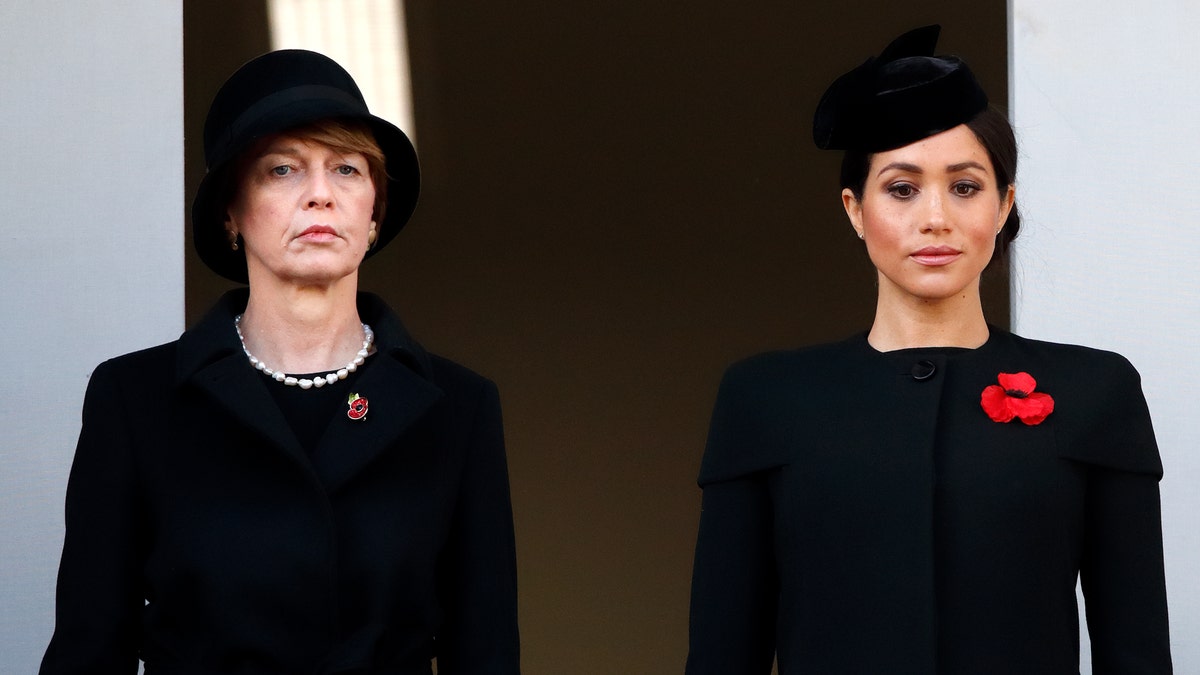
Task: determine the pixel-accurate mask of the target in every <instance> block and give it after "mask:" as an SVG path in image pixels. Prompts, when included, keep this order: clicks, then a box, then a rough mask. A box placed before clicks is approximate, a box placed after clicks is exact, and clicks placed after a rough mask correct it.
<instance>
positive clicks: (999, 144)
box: [840, 108, 1021, 265]
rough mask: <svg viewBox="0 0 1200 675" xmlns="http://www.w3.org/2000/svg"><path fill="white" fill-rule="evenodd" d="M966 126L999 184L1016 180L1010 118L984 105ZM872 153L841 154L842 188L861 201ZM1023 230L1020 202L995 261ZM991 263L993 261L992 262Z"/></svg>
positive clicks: (1000, 239)
mask: <svg viewBox="0 0 1200 675" xmlns="http://www.w3.org/2000/svg"><path fill="white" fill-rule="evenodd" d="M966 125H967V128H968V129H970V130H971V131H972V132H973V133H974V134H975V138H976V139H977V140H978V141H979V144H980V145H982V146H983V148H984V149H985V150H987V154H988V159H990V160H991V162H992V171H994V172H995V173H996V182H997V184H998V187H1001V188H1006V187H1008V186H1010V185H1012V184H1013V183H1015V182H1016V179H1017V138H1016V136H1015V135H1014V134H1013V128H1012V125H1011V124H1009V122H1008V118H1007V117H1005V116H1004V113H1001V112H1000V111H998V110H994V109H992V108H985V109H984V110H983V111H982V112H980V113H979V114H978V115H976V116H975V117H972V118H971V119H970V120H968V121H967V122H966ZM874 155H875V153H872V152H865V151H862V150H847V151H846V154H845V155H844V156H843V157H842V171H841V178H840V180H841V187H842V188H843V189H845V188H849V189H850V191H851V192H853V193H854V198H855V199H857V200H859V201H862V197H863V191H864V190H865V189H866V186H867V174H868V173H869V172H870V170H871V158H872V157H873V156H874ZM1020 230H1021V215H1020V214H1019V213H1018V212H1017V204H1016V202H1014V203H1013V207H1012V210H1011V211H1009V212H1008V220H1006V221H1004V228H1003V229H1002V230H1000V235H999V236H998V237H997V238H996V253H995V255H993V256H992V262H995V261H996V260H997V259H1000V260H1003V259H1004V257H1005V256H1006V255H1007V253H1008V246H1009V244H1011V243H1012V240H1013V239H1016V238H1017V233H1018V232H1019V231H1020ZM989 265H990V263H989Z"/></svg>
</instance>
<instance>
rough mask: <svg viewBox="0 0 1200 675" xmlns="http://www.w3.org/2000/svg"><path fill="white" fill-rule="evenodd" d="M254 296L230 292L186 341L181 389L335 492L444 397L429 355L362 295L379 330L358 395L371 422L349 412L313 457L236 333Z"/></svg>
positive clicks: (337, 418) (333, 424)
mask: <svg viewBox="0 0 1200 675" xmlns="http://www.w3.org/2000/svg"><path fill="white" fill-rule="evenodd" d="M248 297H249V293H248V291H247V290H246V289H239V290H235V291H230V292H229V293H227V294H225V296H224V297H222V298H221V300H220V302H218V303H217V305H216V306H215V307H213V309H212V310H211V311H209V313H208V314H207V315H206V316H205V317H204V318H203V319H201V321H200V323H198V324H197V325H196V326H195V328H193V329H192V330H189V331H187V332H185V333H184V334H183V335H182V336H181V337H180V339H179V344H180V349H179V356H178V363H177V374H176V382H177V384H178V385H180V386H182V385H184V384H185V383H189V384H193V385H195V386H196V387H198V388H199V389H200V390H202V391H204V392H205V393H206V394H207V395H208V396H210V397H212V398H213V399H214V400H215V401H216V402H217V403H218V404H219V405H220V406H221V407H222V408H223V409H224V410H225V411H226V412H227V413H229V415H230V416H231V417H232V418H233V419H234V420H236V421H237V422H238V423H240V424H242V425H244V426H245V427H246V428H248V429H250V430H251V431H252V432H254V433H256V434H258V435H259V436H261V437H262V438H264V439H265V440H267V441H269V444H270V445H272V446H274V447H276V448H277V449H280V450H281V451H283V452H284V453H286V454H288V455H290V456H291V457H292V458H293V459H295V460H296V461H298V462H300V463H302V464H304V465H305V466H306V467H308V466H311V467H312V468H313V469H315V471H316V473H317V476H318V477H319V478H320V480H321V482H322V483H323V484H324V485H325V488H326V489H327V490H328V491H329V492H333V491H334V490H336V489H337V488H338V487H340V486H341V485H343V484H344V483H346V481H348V480H349V479H350V478H352V477H353V476H354V475H355V474H356V473H358V472H360V471H362V470H363V469H364V468H365V467H366V466H367V465H369V464H370V463H371V462H372V461H373V460H374V459H375V458H376V457H378V456H379V455H380V454H381V453H383V452H384V451H385V450H387V449H388V447H390V446H392V445H394V444H395V443H396V442H397V440H398V439H399V438H400V437H401V436H402V435H403V434H404V433H405V432H407V431H408V430H409V429H410V428H411V427H412V426H413V424H414V423H415V422H417V421H418V420H419V419H421V418H422V417H423V416H425V415H426V414H427V413H428V412H429V410H430V408H431V407H432V406H433V405H434V403H436V402H437V401H438V400H439V399H440V398H441V397H442V391H441V389H439V388H438V387H437V386H436V385H435V384H433V382H432V379H431V378H432V376H433V370H432V365H431V362H430V359H429V356H428V354H426V353H425V350H424V349H422V348H421V346H420V345H419V344H417V343H416V341H415V340H413V339H412V338H411V337H410V336H409V334H408V331H406V330H405V328H404V325H403V324H402V323H401V322H400V319H399V318H397V317H396V315H395V314H393V313H392V312H391V310H389V309H388V307H387V305H386V304H384V302H383V301H382V300H381V299H379V298H378V297H376V296H374V295H371V294H369V293H360V294H359V297H358V308H359V315H360V316H362V317H363V320H364V321H366V322H367V323H369V324H371V326H372V327H373V328H374V330H375V337H376V342H375V344H376V346H377V348H378V352H377V353H376V354H375V355H374V356H372V357H371V358H370V361H368V364H369V365H368V367H367V368H365V369H364V370H363V371H362V373H361V375H360V377H359V379H358V382H357V383H356V384H355V389H356V393H358V394H359V395H360V396H363V397H366V398H367V401H368V411H367V416H366V418H365V419H362V420H351V419H350V418H348V417H347V416H346V414H345V410H346V409H347V408H341V411H340V412H338V413H336V414H335V415H334V417H333V419H332V420H331V421H330V423H329V427H328V428H327V429H326V431H325V434H324V435H323V436H322V438H321V441H320V443H319V444H318V446H317V449H316V451H315V452H314V453H313V455H312V456H311V457H308V456H306V453H305V451H304V448H303V446H301V444H300V441H299V440H298V439H297V438H296V434H295V432H294V431H293V430H292V428H291V425H290V424H288V422H287V419H286V418H285V417H284V415H283V412H281V411H280V410H279V406H278V405H277V404H276V403H275V400H274V398H272V396H271V393H270V392H269V391H267V389H266V387H267V384H268V383H267V382H266V379H265V378H264V377H263V375H261V374H260V373H258V372H257V371H255V370H254V369H253V368H251V367H250V366H249V365H248V364H247V362H246V357H245V355H244V354H243V353H242V348H241V345H240V343H239V342H238V339H237V333H236V332H235V331H234V328H233V317H234V316H236V315H237V314H238V313H239V312H241V311H242V310H243V309H244V308H245V307H246V302H247V299H248Z"/></svg>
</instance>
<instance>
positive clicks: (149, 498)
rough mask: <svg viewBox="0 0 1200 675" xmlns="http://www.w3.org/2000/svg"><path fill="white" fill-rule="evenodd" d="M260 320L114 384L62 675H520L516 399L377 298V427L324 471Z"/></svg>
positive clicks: (91, 419) (64, 595)
mask: <svg viewBox="0 0 1200 675" xmlns="http://www.w3.org/2000/svg"><path fill="white" fill-rule="evenodd" d="M245 303H246V295H245V292H244V291H241V292H236V291H235V292H234V293H231V294H230V295H228V296H226V297H225V298H224V299H223V300H222V301H221V303H219V304H218V306H217V307H216V308H215V309H214V310H213V311H212V312H210V313H209V315H208V316H207V317H206V318H205V319H203V321H202V322H201V323H200V324H199V325H197V326H196V327H195V328H194V329H192V330H189V331H187V332H185V333H184V334H183V336H182V337H181V338H180V339H179V340H178V341H176V342H172V343H170V344H166V345H163V346H160V347H155V348H152V349H148V350H145V351H142V352H137V353H133V354H128V355H125V356H122V357H119V358H116V359H113V360H111V361H108V362H106V363H104V364H101V365H100V366H99V367H98V368H97V369H96V371H95V373H94V374H93V376H92V379H91V382H90V384H89V386H88V392H87V396H86V399H85V402H84V411H83V430H82V432H81V435H80V438H79V445H78V448H77V449H76V455H75V461H74V465H73V467H72V469H71V477H70V481H69V483H68V488H67V505H66V518H67V526H66V542H65V544H64V547H63V556H62V564H61V567H60V570H59V578H58V600H57V620H56V626H55V631H54V637H53V639H52V640H51V643H50V646H49V648H48V650H47V652H46V655H45V657H44V659H43V662H42V669H41V672H42V673H43V674H44V675H65V674H67V673H105V674H119V673H131V674H132V673H135V672H136V671H137V660H138V658H139V657H140V658H141V659H143V660H144V661H145V662H146V673H147V674H148V675H164V674H185V673H186V674H188V675H208V674H215V673H238V674H247V675H249V674H254V675H276V674H278V675H299V674H302V673H313V674H324V673H331V674H332V673H355V674H358V675H366V674H369V673H388V674H389V675H401V674H404V675H408V674H417V673H420V674H422V675H426V674H428V673H430V672H431V666H430V659H431V657H433V656H434V655H435V654H436V656H437V659H438V672H439V673H440V675H448V674H464V673H465V674H468V675H480V674H493V673H494V674H506V675H507V674H512V673H517V672H519V665H518V635H517V607H516V562H515V558H516V556H515V547H514V538H513V524H512V512H511V506H510V500H509V488H508V477H507V468H506V461H505V453H504V442H503V436H502V429H501V420H500V408H499V400H498V396H497V392H496V388H495V386H494V385H493V384H492V383H491V382H489V381H488V380H485V379H484V378H482V377H480V376H478V375H476V374H474V373H472V372H470V371H468V370H466V369H465V368H462V367H460V366H458V365H455V364H453V363H451V362H449V361H447V360H445V359H442V358H439V357H437V356H433V355H429V354H427V353H426V352H425V351H424V350H422V349H421V347H420V346H418V345H417V344H416V343H415V342H414V341H413V340H412V339H411V338H410V337H409V336H408V334H407V333H406V332H405V330H404V328H403V326H402V325H401V324H400V322H399V320H398V319H397V318H396V317H395V316H394V315H393V314H392V313H391V312H390V311H389V310H388V309H387V307H386V306H385V305H384V304H383V303H382V301H380V300H379V299H378V298H376V297H374V296H371V295H367V294H362V295H360V297H359V312H360V315H361V316H362V317H363V320H364V321H365V322H367V323H369V324H370V325H371V326H372V327H373V328H374V330H375V334H376V343H375V344H376V347H377V350H378V351H377V353H376V354H375V355H373V356H371V357H370V359H371V361H370V362H369V365H368V367H366V368H365V369H364V370H363V372H362V373H361V374H360V375H359V377H358V380H357V381H356V382H355V389H356V390H357V391H358V393H360V394H361V395H362V396H365V397H367V399H368V402H369V410H368V415H367V417H366V419H364V420H360V421H352V420H350V419H349V418H348V417H347V416H346V414H345V409H344V408H343V409H342V410H340V411H339V412H337V414H336V416H335V417H334V419H333V420H332V421H331V422H330V425H329V427H328V430H327V431H326V433H325V435H324V436H323V437H322V438H321V440H320V442H319V443H318V444H317V446H316V449H315V451H314V452H313V453H312V455H311V457H310V456H309V455H307V454H306V453H305V450H304V449H303V448H302V446H301V444H300V443H299V442H298V441H297V439H296V437H295V435H294V434H293V432H292V430H291V427H290V426H289V425H288V423H287V422H286V421H285V418H284V416H283V414H282V413H281V412H280V410H279V408H278V406H277V405H276V403H275V400H274V399H273V398H272V396H271V393H270V391H269V390H268V389H267V387H268V386H272V385H275V383H273V382H270V381H268V380H267V378H266V377H264V376H263V375H262V374H261V373H259V372H257V371H255V370H254V369H253V368H251V367H249V365H248V364H247V362H246V357H245V355H244V354H243V353H242V350H241V347H240V345H239V342H238V338H237V335H236V334H235V332H234V327H233V317H234V315H236V314H238V313H239V312H240V311H241V310H242V308H244V307H245ZM280 386H281V385H280Z"/></svg>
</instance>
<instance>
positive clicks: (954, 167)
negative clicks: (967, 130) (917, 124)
mask: <svg viewBox="0 0 1200 675" xmlns="http://www.w3.org/2000/svg"><path fill="white" fill-rule="evenodd" d="M893 169H895V170H897V171H906V172H908V173H925V170H924V169H922V168H921V167H919V166H917V165H916V164H909V163H908V162H892V163H890V164H888V165H886V166H884V167H882V168H880V169H879V171H878V173H876V174H875V175H876V176H882V175H883V173H884V172H885V171H891V170H893ZM966 169H979V170H980V171H987V168H986V167H985V166H983V165H982V164H980V163H979V162H976V161H973V160H968V161H966V162H959V163H958V164H951V165H950V166H947V167H946V172H947V173H958V172H959V171H964V170H966Z"/></svg>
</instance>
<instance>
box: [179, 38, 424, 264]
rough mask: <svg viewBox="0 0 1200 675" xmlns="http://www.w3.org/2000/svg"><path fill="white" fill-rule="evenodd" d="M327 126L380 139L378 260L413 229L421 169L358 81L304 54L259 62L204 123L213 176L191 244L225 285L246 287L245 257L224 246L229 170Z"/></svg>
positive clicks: (234, 82)
mask: <svg viewBox="0 0 1200 675" xmlns="http://www.w3.org/2000/svg"><path fill="white" fill-rule="evenodd" d="M323 119H345V120H359V121H361V122H363V123H365V124H366V125H367V126H368V127H369V128H370V129H371V132H372V134H373V135H374V136H375V142H376V143H378V144H379V147H380V149H382V150H383V154H384V157H385V158H386V162H387V176H388V180H387V185H386V187H385V186H381V185H376V186H375V189H376V190H380V189H386V190H387V211H386V212H385V216H384V218H383V221H382V222H380V223H379V229H378V238H377V239H376V241H375V245H374V246H372V247H371V248H370V249H369V250H368V251H367V257H370V256H372V255H374V254H375V253H376V252H378V251H379V250H380V249H382V248H383V247H384V246H386V245H387V243H388V242H389V241H391V240H392V239H393V238H394V237H395V236H396V234H398V233H399V232H400V230H401V228H403V227H404V225H405V224H406V223H407V222H408V219H409V216H411V215H412V212H413V209H414V208H416V205H417V194H418V193H419V192H420V187H421V170H420V167H419V166H418V164H417V153H416V151H415V150H413V146H412V143H411V142H409V140H408V137H407V136H405V135H404V132H403V131H401V130H400V129H399V128H397V127H396V126H395V125H393V124H392V123H391V122H388V121H387V120H384V119H382V118H380V117H376V116H374V115H372V114H371V113H370V111H368V110H367V103H366V101H365V100H364V99H363V95H362V92H360V91H359V89H358V85H356V84H355V83H354V79H353V78H352V77H350V74H349V73H347V72H346V70H345V69H344V68H342V67H341V66H339V65H338V64H337V63H336V62H334V61H333V59H330V58H329V57H327V56H324V55H322V54H318V53H316V52H310V51H305V50H302V49H285V50H281V51H275V52H270V53H267V54H263V55H262V56H259V57H258V58H255V59H253V60H251V61H249V62H248V63H246V64H245V65H243V66H242V67H241V68H239V69H238V70H237V72H235V73H234V74H233V75H231V76H230V77H229V79H228V80H226V81H225V84H223V85H221V89H220V90H219V91H217V95H216V96H215V97H214V98H213V102H212V106H210V107H209V109H208V117H207V118H205V120H204V160H205V165H206V167H207V173H205V175H204V180H202V181H201V182H200V188H199V190H198V191H197V192H196V199H195V201H193V202H192V241H193V242H194V243H195V245H196V251H197V252H198V253H199V254H200V259H201V260H203V261H204V264H206V265H208V266H209V267H210V268H211V269H212V270H213V271H214V272H216V273H217V274H220V275H221V276H223V277H225V278H226V279H230V280H232V281H237V282H241V283H246V282H247V272H246V255H245V253H244V252H243V251H241V250H238V251H234V250H232V249H231V248H230V246H229V241H228V239H226V234H225V228H224V221H225V213H224V212H223V209H224V208H225V206H227V205H226V204H224V203H221V202H222V201H223V200H225V199H227V198H228V194H227V192H228V190H229V188H230V186H229V184H228V181H230V180H232V177H231V176H229V175H228V173H229V171H228V170H229V168H230V167H231V165H232V164H233V162H234V160H235V159H236V158H237V157H238V156H239V155H240V154H241V153H242V152H244V151H246V150H247V149H248V148H249V147H250V145H251V144H253V143H254V142H255V141H257V140H259V139H261V138H264V137H266V136H270V135H272V134H277V133H279V132H282V131H287V130H288V129H295V128H297V127H302V126H305V125H307V124H311V123H313V122H317V121H319V120H323Z"/></svg>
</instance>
